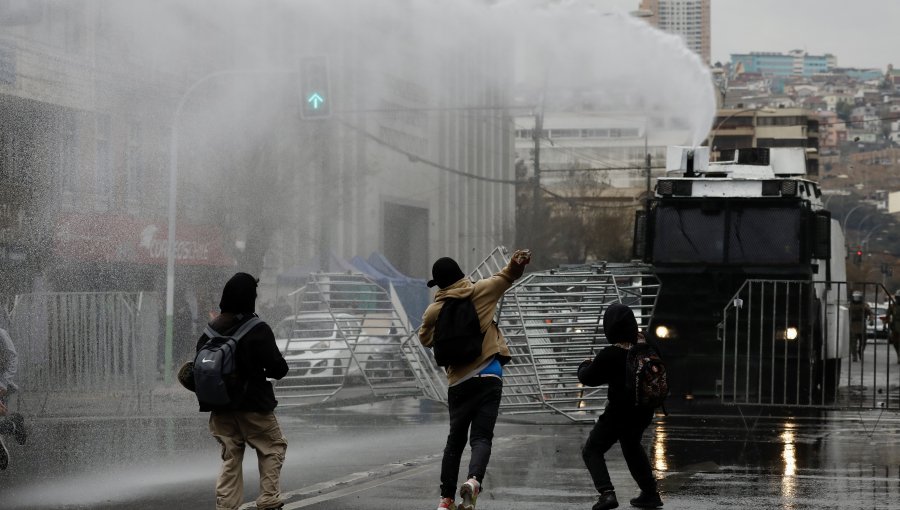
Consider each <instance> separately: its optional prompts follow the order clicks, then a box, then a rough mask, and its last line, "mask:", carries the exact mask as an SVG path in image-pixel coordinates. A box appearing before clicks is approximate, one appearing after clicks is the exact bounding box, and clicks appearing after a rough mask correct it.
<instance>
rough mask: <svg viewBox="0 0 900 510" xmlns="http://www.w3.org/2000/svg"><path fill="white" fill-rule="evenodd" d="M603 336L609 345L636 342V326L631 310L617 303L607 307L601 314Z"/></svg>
mask: <svg viewBox="0 0 900 510" xmlns="http://www.w3.org/2000/svg"><path fill="white" fill-rule="evenodd" d="M603 334H604V335H606V341H607V342H609V343H611V344H615V343H619V342H628V343H635V342H637V335H638V325H637V320H636V319H635V318H634V312H632V311H631V308H628V307H627V306H625V305H622V304H619V303H615V304H612V305H609V308H607V309H606V312H605V313H604V314H603Z"/></svg>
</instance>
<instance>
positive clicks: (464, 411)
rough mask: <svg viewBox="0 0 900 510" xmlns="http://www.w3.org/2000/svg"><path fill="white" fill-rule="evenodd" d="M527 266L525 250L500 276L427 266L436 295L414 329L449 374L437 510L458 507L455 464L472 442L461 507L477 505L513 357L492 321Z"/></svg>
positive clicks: (447, 263)
mask: <svg viewBox="0 0 900 510" xmlns="http://www.w3.org/2000/svg"><path fill="white" fill-rule="evenodd" d="M530 261H531V253H530V252H528V251H527V250H519V251H517V252H515V253H514V254H513V256H512V259H511V260H510V261H509V264H507V266H506V267H505V268H503V269H502V270H501V271H500V272H499V273H497V274H495V275H493V276H491V277H490V278H486V279H484V280H479V281H477V282H475V283H472V282H471V281H470V280H469V279H468V278H466V277H465V275H464V274H463V272H462V270H461V269H460V268H459V264H457V263H456V261H455V260H453V259H451V258H449V257H443V258H440V259H438V260H437V261H436V262H435V263H434V266H432V268H431V275H432V277H433V279H432V280H431V281H429V282H428V286H429V287H434V286H435V285H437V286H438V287H439V288H440V290H438V291H437V293H436V294H435V296H434V303H432V304H431V305H429V306H428V308H427V309H426V310H425V314H424V316H423V317H422V326H421V327H420V328H419V340H421V341H422V344H423V345H424V346H425V347H434V353H435V359H436V360H437V361H438V364H440V365H441V366H445V367H446V369H447V380H448V382H449V386H450V388H449V390H448V392H447V393H448V394H447V403H448V405H449V407H450V434H449V435H448V436H447V445H446V447H445V448H444V459H443V462H442V463H441V500H440V503H439V504H438V510H452V509H453V508H455V507H456V504H455V501H454V499H455V496H456V483H457V478H458V476H459V462H460V458H461V457H462V453H463V450H465V447H466V436H469V435H470V433H469V427H470V426H471V435H470V443H471V445H472V457H471V460H470V462H469V472H468V476H467V477H466V478H467V481H466V482H465V483H464V484H463V486H462V487H461V488H460V490H459V494H460V496H461V497H462V503H461V504H460V506H459V509H460V510H472V509H474V508H475V500H476V499H477V497H478V494H479V493H480V492H481V483H482V481H483V479H484V474H485V471H486V470H487V464H488V460H489V459H490V456H491V441H492V439H493V437H494V424H495V423H496V421H497V413H498V412H499V408H500V397H501V395H502V392H503V379H502V377H503V368H502V367H503V365H505V364H506V363H507V362H508V361H509V360H510V355H509V347H508V346H507V345H506V340H505V339H504V338H503V335H502V334H501V333H500V329H499V328H498V327H497V324H496V323H495V322H494V314H495V312H496V310H497V303H498V302H499V301H500V298H501V297H503V293H504V292H506V291H507V290H508V289H509V288H510V287H512V284H513V282H514V281H516V280H517V279H519V278H520V277H521V276H522V274H523V273H524V272H525V266H526V265H527V264H528V263H529V262H530Z"/></svg>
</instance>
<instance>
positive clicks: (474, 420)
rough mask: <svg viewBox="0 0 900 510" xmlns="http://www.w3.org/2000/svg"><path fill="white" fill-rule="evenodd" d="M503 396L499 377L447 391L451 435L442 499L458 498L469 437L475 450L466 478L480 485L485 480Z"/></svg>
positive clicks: (471, 381) (443, 465)
mask: <svg viewBox="0 0 900 510" xmlns="http://www.w3.org/2000/svg"><path fill="white" fill-rule="evenodd" d="M502 394H503V381H502V380H501V379H499V378H497V377H473V378H472V379H469V380H468V381H465V382H463V383H461V384H458V385H456V386H453V387H451V388H450V389H449V390H448V392H447V404H448V405H449V407H450V434H449V435H448V436H447V446H446V447H445V448H444V459H443V461H442V462H441V497H442V498H452V497H454V496H455V494H456V482H457V479H458V478H459V462H460V459H461V458H462V453H463V450H465V448H466V439H467V436H468V440H469V444H470V445H471V447H472V457H471V459H470V460H469V473H468V477H467V478H475V479H476V480H478V483H481V481H482V479H484V473H485V471H487V464H488V461H489V460H490V458H491V441H492V440H493V438H494V425H495V424H496V423H497V413H498V412H499V410H500V397H501V395H502ZM470 426H471V433H470V431H469V428H470Z"/></svg>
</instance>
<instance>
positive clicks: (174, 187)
mask: <svg viewBox="0 0 900 510" xmlns="http://www.w3.org/2000/svg"><path fill="white" fill-rule="evenodd" d="M296 73H297V71H294V70H289V69H230V70H227V71H216V72H213V73H210V74H207V75H206V76H204V77H202V78H200V79H198V80H197V81H195V82H194V83H192V84H191V86H190V87H188V88H187V90H185V91H184V94H182V95H181V99H179V100H178V106H176V107H175V113H174V115H173V116H172V128H171V138H170V140H169V234H168V239H167V241H166V340H165V354H164V356H165V365H164V368H163V379H164V381H165V382H166V384H170V383H171V382H172V339H173V331H172V328H173V326H174V315H175V244H176V238H175V235H176V228H175V223H176V221H175V220H176V217H177V212H176V207H177V198H178V120H179V118H180V117H181V112H182V110H184V105H185V104H186V103H187V100H188V98H190V96H191V94H193V93H194V91H196V90H197V88H198V87H200V85H203V84H204V83H206V82H208V81H210V80H212V79H214V78H218V77H221V76H227V75H240V74H249V75H256V74H296Z"/></svg>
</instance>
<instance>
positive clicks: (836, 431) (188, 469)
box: [0, 399, 900, 510]
mask: <svg viewBox="0 0 900 510" xmlns="http://www.w3.org/2000/svg"><path fill="white" fill-rule="evenodd" d="M757 412H758V411H757V410H755V409H753V408H747V409H744V410H743V413H744V416H743V417H741V416H740V415H734V414H732V415H731V416H727V417H723V416H712V415H705V414H701V412H700V411H699V410H694V411H692V412H691V414H679V415H675V414H673V415H671V416H669V417H665V418H660V419H658V420H657V421H656V422H655V423H654V425H652V426H651V428H650V429H648V433H647V435H646V436H645V445H646V447H647V449H648V453H649V454H650V457H651V463H652V464H653V465H654V468H655V470H656V473H657V477H658V478H659V479H660V480H661V482H660V484H661V488H662V490H663V498H664V500H665V502H666V506H665V508H691V509H705V508H737V507H748V508H758V509H763V508H785V509H805V508H810V509H813V508H815V509H819V508H841V509H844V508H847V509H857V508H859V509H862V508H866V509H869V508H878V509H883V508H898V509H900V416H897V415H895V414H889V413H880V412H878V411H868V412H863V413H856V412H848V413H831V414H829V415H828V416H826V417H793V418H772V417H757V416H756V413H757ZM445 414H446V411H445V410H444V408H442V407H440V406H438V405H433V404H431V403H428V402H420V401H416V400H412V399H406V400H402V401H394V402H382V403H377V404H363V405H356V406H350V407H346V408H343V409H339V410H334V411H325V410H318V411H313V412H309V411H300V410H288V411H284V412H282V413H281V415H280V419H281V421H282V425H283V427H284V429H285V433H286V436H287V438H288V442H289V443H290V446H289V451H288V459H287V463H286V466H285V470H284V473H283V479H282V488H283V490H284V491H285V493H287V494H288V495H289V496H290V498H289V500H288V504H287V506H286V508H288V509H290V508H312V509H384V508H409V509H414V508H429V509H430V508H434V507H435V506H436V504H437V496H438V489H437V486H438V476H439V470H440V452H441V450H442V448H443V443H444V440H445V437H446V432H447V421H446V416H445ZM589 429H590V425H589V424H588V425H575V424H570V423H566V422H564V421H561V420H558V419H555V418H554V417H549V416H540V417H532V418H525V419H518V420H514V421H513V420H511V419H502V422H501V423H500V424H498V427H497V437H496V442H495V449H494V455H493V457H492V460H491V466H490V469H489V473H488V476H487V478H486V481H485V485H486V489H485V492H484V493H483V494H482V497H481V498H480V499H479V502H478V507H479V508H485V509H516V510H523V509H524V510H528V509H539V508H540V509H546V508H561V509H567V508H572V509H575V508H590V506H591V505H592V504H593V501H594V500H595V495H594V491H593V488H592V486H591V482H590V478H589V477H588V474H587V472H586V471H585V469H584V467H583V465H582V462H581V457H580V447H581V443H582V442H583V440H584V438H585V437H586V436H587V434H588V431H589ZM32 431H33V433H32V436H31V439H30V441H29V443H28V444H27V445H26V446H24V447H23V446H18V445H10V452H11V456H12V460H11V466H10V468H9V469H8V470H7V471H5V472H0V508H126V509H146V508H166V509H182V508H184V509H188V508H214V504H213V502H214V498H213V485H214V480H215V476H216V473H217V469H218V458H217V454H218V450H217V446H216V444H215V442H214V441H213V440H212V438H210V437H209V434H208V432H207V431H206V423H205V416H203V415H199V414H197V415H193V414H190V413H184V414H182V415H180V417H178V418H159V417H141V416H131V417H120V418H97V419H89V420H85V419H75V418H64V419H44V420H34V421H33V422H32ZM9 442H10V441H7V443H9ZM608 459H609V463H610V471H611V473H612V475H613V482H614V483H615V485H616V487H617V491H618V493H619V500H620V504H621V505H622V507H624V508H628V507H629V506H628V504H627V502H628V499H629V498H630V497H633V495H635V493H636V490H637V489H636V487H635V485H634V482H633V481H632V480H631V479H630V476H629V475H628V471H627V469H626V467H625V464H624V461H623V460H622V458H621V453H620V451H619V450H618V448H616V447H614V448H613V450H611V452H610V454H609V455H608ZM463 462H464V463H465V462H466V459H465V458H464V460H463ZM463 470H464V469H463ZM254 471H255V461H254V460H253V456H252V455H250V454H248V455H247V460H246V461H245V482H246V484H245V485H246V492H245V500H246V501H249V502H252V500H253V498H254V497H255V496H256V491H255V488H254V486H255V484H256V482H257V477H256V475H255V473H254Z"/></svg>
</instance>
